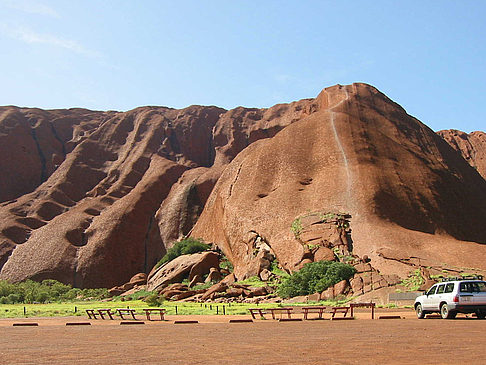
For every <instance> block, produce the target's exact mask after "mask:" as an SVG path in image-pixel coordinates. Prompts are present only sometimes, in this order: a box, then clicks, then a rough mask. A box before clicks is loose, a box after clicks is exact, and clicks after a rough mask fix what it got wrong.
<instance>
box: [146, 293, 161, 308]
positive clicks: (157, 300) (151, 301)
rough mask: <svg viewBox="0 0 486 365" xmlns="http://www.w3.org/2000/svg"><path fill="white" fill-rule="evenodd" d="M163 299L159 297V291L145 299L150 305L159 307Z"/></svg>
mask: <svg viewBox="0 0 486 365" xmlns="http://www.w3.org/2000/svg"><path fill="white" fill-rule="evenodd" d="M162 301H163V299H162V298H159V296H158V295H157V293H153V294H151V295H149V296H148V297H146V298H145V299H144V302H145V303H147V304H148V306H149V307H159V306H160V305H161V304H162Z"/></svg>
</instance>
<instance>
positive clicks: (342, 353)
mask: <svg viewBox="0 0 486 365" xmlns="http://www.w3.org/2000/svg"><path fill="white" fill-rule="evenodd" d="M367 314H368V313H359V315H358V318H359V319H357V320H354V321H329V320H324V321H304V322H280V323H279V322H277V321H272V320H267V321H255V322H254V323H231V324H230V323H228V320H229V317H224V316H194V317H192V318H187V317H184V319H193V320H194V319H196V320H199V322H200V323H198V324H174V323H173V320H174V319H181V318H176V317H175V316H174V317H172V318H171V317H168V319H169V321H167V322H146V323H145V324H144V325H129V326H122V325H120V321H91V323H92V325H91V326H72V327H71V326H66V325H65V323H66V322H73V321H86V320H85V319H80V318H79V317H77V318H55V319H41V318H33V319H22V320H20V319H19V320H12V319H9V320H1V321H0V363H1V364H68V363H72V362H76V363H79V364H106V363H109V364H122V363H123V364H142V363H143V364H156V363H176V364H222V363H228V364H416V363H422V364H458V363H468V364H484V363H485V361H486V337H485V336H484V333H485V332H486V321H485V320H477V319H473V318H464V317H462V318H458V319H456V320H441V319H426V320H417V319H415V318H413V315H410V313H409V312H408V313H407V315H406V316H405V317H407V318H405V319H397V320H371V319H365V318H367ZM393 314H397V313H393ZM412 314H413V313H412ZM243 317H244V318H249V317H248V316H242V317H240V318H243ZM231 318H233V317H231ZM21 321H23V322H37V323H38V324H39V326H38V327H13V326H12V324H13V323H18V322H21Z"/></svg>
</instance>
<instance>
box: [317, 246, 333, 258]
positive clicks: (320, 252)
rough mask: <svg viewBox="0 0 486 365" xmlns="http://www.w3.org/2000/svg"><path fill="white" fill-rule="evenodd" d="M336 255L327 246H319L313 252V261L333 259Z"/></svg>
mask: <svg viewBox="0 0 486 365" xmlns="http://www.w3.org/2000/svg"><path fill="white" fill-rule="evenodd" d="M335 259H336V255H334V252H333V251H332V250H331V249H330V248H329V247H324V246H320V247H319V248H318V249H317V250H316V251H315V252H314V261H334V260H335Z"/></svg>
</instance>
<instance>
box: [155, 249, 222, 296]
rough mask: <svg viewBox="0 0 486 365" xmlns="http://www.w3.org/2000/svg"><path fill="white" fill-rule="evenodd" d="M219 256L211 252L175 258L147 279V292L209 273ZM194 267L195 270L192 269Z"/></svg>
mask: <svg viewBox="0 0 486 365" xmlns="http://www.w3.org/2000/svg"><path fill="white" fill-rule="evenodd" d="M218 262H219V255H218V254H217V253H216V252H213V251H206V252H200V253H194V254H191V255H182V256H179V257H176V258H175V259H174V260H172V261H170V262H169V263H167V264H166V265H164V266H161V267H160V268H159V269H158V270H157V271H155V272H154V274H153V275H152V276H151V277H149V278H148V282H147V290H148V291H152V290H157V289H159V288H161V287H163V286H164V285H166V284H170V283H175V282H181V281H182V280H183V279H185V278H186V277H188V276H190V277H191V278H193V277H194V276H196V275H201V276H202V275H204V274H207V273H209V270H210V268H211V267H214V265H217V264H218ZM194 267H196V269H195V270H193V268H194Z"/></svg>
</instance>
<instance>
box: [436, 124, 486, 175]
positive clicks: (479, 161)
mask: <svg viewBox="0 0 486 365" xmlns="http://www.w3.org/2000/svg"><path fill="white" fill-rule="evenodd" d="M437 133H438V134H439V135H440V136H441V137H442V138H444V139H445V140H446V141H447V143H449V144H450V145H451V146H452V148H454V149H455V150H456V151H458V152H460V153H461V155H462V157H464V159H465V160H466V161H467V162H469V164H470V165H471V166H472V167H474V168H476V170H478V172H479V173H480V174H481V175H482V176H483V177H484V178H486V133H484V132H472V133H469V134H467V133H464V132H461V131H458V130H455V129H451V130H445V131H439V132H437Z"/></svg>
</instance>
